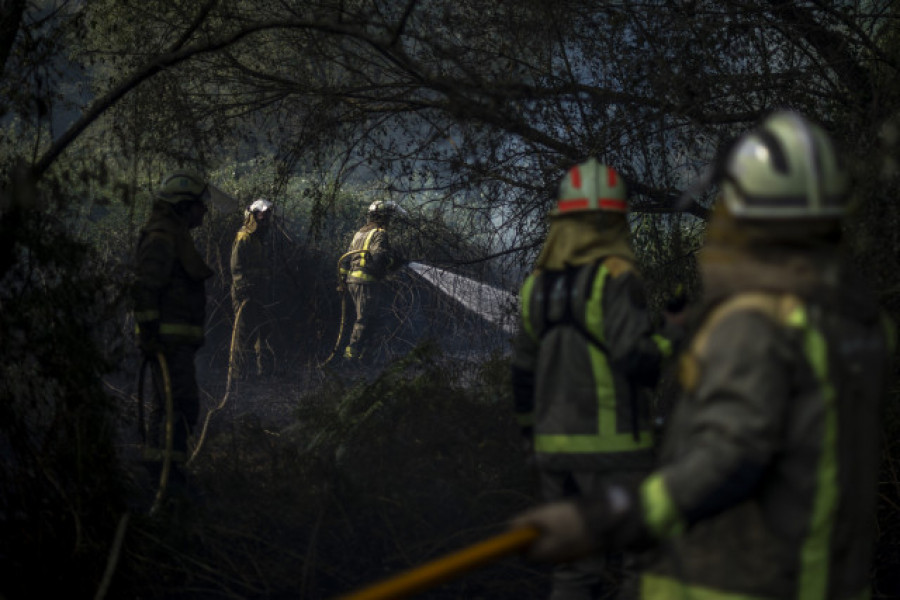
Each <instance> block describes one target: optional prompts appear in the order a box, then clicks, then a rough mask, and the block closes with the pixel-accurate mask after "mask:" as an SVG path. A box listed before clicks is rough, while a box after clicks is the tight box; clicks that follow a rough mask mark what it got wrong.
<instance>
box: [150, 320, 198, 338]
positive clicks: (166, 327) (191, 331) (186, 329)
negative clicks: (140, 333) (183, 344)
mask: <svg viewBox="0 0 900 600" xmlns="http://www.w3.org/2000/svg"><path fill="white" fill-rule="evenodd" d="M159 334H160V335H179V336H182V337H190V338H202V337H203V327H202V326H200V325H185V324H183V323H162V324H161V325H160V326H159Z"/></svg>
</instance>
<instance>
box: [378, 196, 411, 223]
mask: <svg viewBox="0 0 900 600" xmlns="http://www.w3.org/2000/svg"><path fill="white" fill-rule="evenodd" d="M396 214H400V215H405V214H406V211H405V210H403V207H402V206H400V205H399V204H397V203H396V202H394V201H393V200H376V201H375V202H373V203H372V204H370V205H369V218H370V219H372V218H390V217H393V216H394V215H396Z"/></svg>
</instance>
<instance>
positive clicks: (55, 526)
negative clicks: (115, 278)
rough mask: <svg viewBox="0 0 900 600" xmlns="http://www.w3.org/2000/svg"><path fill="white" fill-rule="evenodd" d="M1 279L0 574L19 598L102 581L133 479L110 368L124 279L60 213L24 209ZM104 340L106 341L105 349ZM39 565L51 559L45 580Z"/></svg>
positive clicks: (83, 589) (76, 590) (78, 591)
mask: <svg viewBox="0 0 900 600" xmlns="http://www.w3.org/2000/svg"><path fill="white" fill-rule="evenodd" d="M10 235H12V236H14V248H13V250H14V252H15V253H16V255H17V259H18V260H17V262H16V265H15V266H14V267H13V268H11V269H10V270H9V271H7V273H6V274H5V276H4V277H3V278H2V279H0V340H2V344H0V540H2V545H0V565H2V567H0V580H2V581H3V588H4V589H3V594H4V595H9V596H11V597H16V596H26V595H34V594H37V595H45V594H53V593H56V592H57V591H58V590H59V589H61V588H65V589H67V590H69V593H72V594H75V595H79V596H84V595H87V594H89V593H92V592H93V591H94V589H93V586H94V585H95V582H96V581H99V580H100V577H101V575H102V573H103V568H104V565H105V555H106V551H107V549H108V546H109V544H110V542H111V540H112V538H113V532H114V527H115V524H116V519H117V518H118V517H119V516H121V515H122V514H124V511H125V503H124V499H125V483H124V482H125V479H124V478H123V476H122V471H121V468H120V465H119V459H118V457H117V452H116V449H115V447H114V439H115V436H116V429H115V427H116V423H115V420H114V407H113V404H112V400H111V398H110V397H109V395H108V394H107V393H106V390H105V389H104V387H103V383H102V376H103V375H104V374H105V373H106V372H108V371H109V370H111V369H112V368H113V365H114V364H116V363H117V362H118V361H119V360H121V357H122V353H123V349H122V339H121V336H120V335H119V334H118V331H117V330H116V328H114V327H110V326H109V323H110V317H111V316H113V314H112V307H114V306H115V304H116V302H117V294H118V293H119V292H118V290H117V289H115V288H111V287H110V286H109V285H108V280H107V279H106V278H105V274H104V273H102V272H97V271H96V270H94V269H93V267H92V263H91V260H90V258H91V253H90V250H89V248H87V247H85V246H84V245H82V244H79V243H76V242H73V241H71V240H70V239H69V237H68V234H67V233H66V232H65V230H64V229H63V227H62V223H61V222H60V221H54V220H51V219H49V218H47V216H45V215H44V216H42V215H38V214H36V213H31V214H25V215H22V219H21V221H20V222H19V223H18V227H17V228H16V230H15V232H11V233H10ZM102 348H105V349H102ZM38 565H53V568H52V569H46V570H45V571H44V572H43V575H42V576H41V577H40V578H37V579H26V578H23V577H22V574H23V573H34V572H35V569H36V568H37V566H38Z"/></svg>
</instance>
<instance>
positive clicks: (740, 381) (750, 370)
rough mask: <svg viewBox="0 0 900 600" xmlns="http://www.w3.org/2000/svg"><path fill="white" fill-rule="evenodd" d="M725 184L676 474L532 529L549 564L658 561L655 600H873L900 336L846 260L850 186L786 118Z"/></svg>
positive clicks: (652, 567)
mask: <svg viewBox="0 0 900 600" xmlns="http://www.w3.org/2000/svg"><path fill="white" fill-rule="evenodd" d="M715 180H716V182H717V183H718V184H719V187H720V196H719V200H718V203H717V206H716V207H715V209H714V211H713V215H712V217H711V221H710V223H709V228H708V231H707V239H706V242H705V245H704V247H703V249H702V250H701V252H700V254H699V257H698V260H699V265H700V270H701V276H702V281H703V297H702V299H701V300H700V304H699V305H698V306H697V307H696V311H697V312H696V314H695V315H694V317H695V319H696V320H695V326H696V328H695V329H694V333H693V335H692V337H691V339H690V341H689V342H688V343H687V345H686V351H685V353H684V354H683V355H682V357H681V359H680V368H679V371H680V373H679V378H680V384H681V387H682V391H683V393H682V397H681V400H680V401H679V402H678V404H677V406H676V408H675V413H674V415H673V418H672V420H671V421H670V422H669V428H668V430H667V432H666V436H665V440H664V445H663V448H662V451H661V456H660V460H659V464H658V466H657V467H656V469H655V470H654V471H653V472H652V473H651V474H650V475H649V476H648V477H646V478H645V479H644V480H643V481H642V482H640V484H639V485H637V486H635V487H629V486H627V485H606V486H604V487H602V488H601V489H598V490H595V492H594V494H593V497H591V498H589V499H578V500H575V501H563V502H558V503H553V504H549V505H545V506H542V507H539V508H537V509H534V510H532V511H530V512H527V513H525V514H523V515H520V516H519V517H518V518H517V519H514V523H515V524H516V525H523V524H529V525H534V526H536V527H537V528H538V529H539V530H540V531H541V533H542V535H541V537H540V538H539V539H538V541H537V542H536V543H535V544H534V545H533V546H532V548H531V551H530V553H531V556H532V557H533V558H536V559H546V560H560V559H568V558H570V557H571V556H577V555H581V554H585V553H588V552H591V551H593V550H595V549H597V548H627V547H647V546H649V547H650V548H651V549H650V551H649V555H648V556H647V560H646V565H645V567H644V569H643V574H642V575H641V581H640V584H641V597H643V598H666V599H668V598H701V597H702V598H757V599H765V598H771V599H775V598H835V599H837V598H846V599H849V598H868V597H869V595H870V570H869V569H870V563H871V559H872V551H873V547H874V534H875V531H874V528H875V509H876V504H877V486H878V468H879V457H880V442H879V437H880V431H881V423H880V414H881V410H880V408H881V405H882V401H883V398H884V396H885V393H886V384H887V381H886V380H887V378H888V374H889V370H890V369H889V355H890V351H891V349H892V348H891V346H892V345H893V344H892V339H893V329H892V327H890V326H889V325H888V323H887V320H886V319H885V318H884V317H883V316H882V313H881V311H880V310H879V309H878V307H877V304H876V301H875V299H874V296H873V295H872V294H871V293H870V292H869V291H868V290H867V288H866V286H865V285H862V284H860V282H859V281H857V280H856V279H857V278H856V277H855V276H854V272H853V270H852V269H850V268H847V266H846V264H845V262H844V260H842V258H841V245H840V238H841V218H842V217H843V215H844V214H845V212H846V210H847V177H846V175H845V172H844V171H843V169H842V167H841V163H840V161H839V160H838V157H837V154H836V151H835V148H834V146H833V144H832V142H831V140H830V139H829V138H828V136H827V134H826V133H825V132H824V131H823V130H822V129H821V128H820V127H818V126H817V125H815V124H813V123H811V122H810V121H809V120H807V119H806V118H804V117H803V116H801V115H798V114H796V113H793V112H777V113H774V114H772V115H770V116H769V117H767V118H766V119H764V120H763V121H762V123H761V124H760V125H758V126H757V127H756V128H755V129H753V130H751V131H750V132H748V133H746V134H745V135H743V136H742V137H741V138H739V139H738V140H737V141H736V143H735V144H734V145H733V146H732V147H731V148H730V149H728V150H727V151H725V152H723V153H722V158H721V159H720V163H719V166H718V168H717V170H716V177H715Z"/></svg>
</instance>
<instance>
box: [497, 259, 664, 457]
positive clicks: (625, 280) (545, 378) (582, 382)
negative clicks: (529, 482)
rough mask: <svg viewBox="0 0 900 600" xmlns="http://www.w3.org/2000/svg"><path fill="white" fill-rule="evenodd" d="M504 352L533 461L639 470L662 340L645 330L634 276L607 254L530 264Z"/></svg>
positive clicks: (647, 446) (646, 453)
mask: <svg viewBox="0 0 900 600" xmlns="http://www.w3.org/2000/svg"><path fill="white" fill-rule="evenodd" d="M520 300H521V311H522V315H521V316H522V321H521V325H522V326H521V329H520V332H519V334H518V336H517V337H516V341H515V348H514V356H513V388H514V397H515V402H516V412H517V414H518V417H519V420H520V424H521V425H523V426H528V427H533V435H534V447H535V451H536V453H537V460H538V463H539V464H540V465H541V466H542V467H546V468H551V469H570V470H578V469H596V468H621V469H643V468H648V467H649V466H650V464H651V461H652V452H651V446H652V443H653V441H652V438H651V433H650V426H649V419H648V412H649V409H648V405H647V399H646V398H645V397H644V396H643V395H642V394H641V393H640V392H639V390H638V386H641V385H653V384H655V382H656V380H657V378H658V376H659V369H660V363H661V361H662V358H663V356H664V353H665V352H666V351H671V346H670V345H668V344H667V342H665V341H663V343H661V344H658V343H657V342H656V340H655V339H654V336H653V331H652V329H651V324H650V319H649V317H648V314H647V309H646V303H645V299H644V291H643V284H642V283H641V281H640V279H639V278H638V276H637V274H636V272H635V271H634V270H633V268H632V265H631V263H630V262H628V261H626V260H623V259H621V258H617V257H608V258H606V259H603V260H600V261H596V262H594V263H591V264H588V265H585V266H582V267H572V268H569V269H566V270H565V271H555V270H553V271H538V272H535V273H533V274H532V275H530V276H529V277H528V278H527V279H526V280H525V283H524V284H523V286H522V290H521V293H520Z"/></svg>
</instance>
